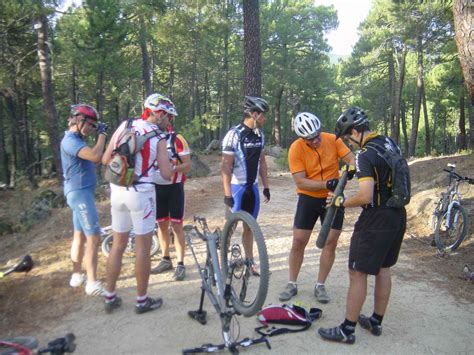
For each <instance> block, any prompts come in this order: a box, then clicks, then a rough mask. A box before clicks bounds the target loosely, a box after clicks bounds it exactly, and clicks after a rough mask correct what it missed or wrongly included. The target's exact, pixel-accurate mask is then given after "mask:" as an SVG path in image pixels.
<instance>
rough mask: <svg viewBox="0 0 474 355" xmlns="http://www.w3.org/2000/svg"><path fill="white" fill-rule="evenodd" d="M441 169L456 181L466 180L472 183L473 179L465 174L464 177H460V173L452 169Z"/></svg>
mask: <svg viewBox="0 0 474 355" xmlns="http://www.w3.org/2000/svg"><path fill="white" fill-rule="evenodd" d="M443 171H445V172H447V173H448V174H449V175H451V176H454V178H455V179H456V180H457V181H467V183H468V184H471V185H474V179H471V178H469V177H467V176H465V177H462V176H461V175H459V174H458V173H456V172H454V171H452V170H448V169H443Z"/></svg>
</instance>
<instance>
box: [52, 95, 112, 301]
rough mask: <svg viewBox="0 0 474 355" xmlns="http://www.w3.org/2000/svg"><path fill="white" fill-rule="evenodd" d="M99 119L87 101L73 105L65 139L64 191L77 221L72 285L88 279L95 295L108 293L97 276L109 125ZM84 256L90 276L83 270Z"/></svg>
mask: <svg viewBox="0 0 474 355" xmlns="http://www.w3.org/2000/svg"><path fill="white" fill-rule="evenodd" d="M98 119H99V114H98V113H97V111H96V109H95V108H94V107H92V106H89V105H85V104H78V105H74V106H72V108H71V114H70V116H69V118H68V130H67V131H66V132H65V134H64V138H63V139H62V141H61V162H62V167H63V172H64V195H65V196H66V200H67V204H68V205H69V207H70V208H71V209H72V219H73V225H74V235H73V240H72V246H71V260H72V265H73V271H72V272H73V273H72V277H71V280H70V281H69V285H70V286H71V287H79V286H81V285H82V284H84V283H86V293H87V294H88V295H91V296H99V295H102V294H103V293H104V288H103V286H102V283H101V282H100V281H98V280H97V251H98V247H99V243H100V226H99V215H98V214H97V209H96V206H95V186H96V174H95V168H96V164H97V163H99V162H100V159H101V157H102V152H103V151H104V146H105V140H106V137H107V132H106V131H107V125H105V124H104V123H99V122H98ZM93 132H97V134H98V136H97V142H96V144H95V146H94V147H92V148H91V147H89V146H87V144H86V142H85V137H87V136H89V135H90V134H91V133H93ZM86 240H87V243H86ZM84 245H85V246H86V247H85V252H84ZM82 259H84V261H85V267H86V274H87V276H86V274H84V273H82ZM86 281H87V282H86Z"/></svg>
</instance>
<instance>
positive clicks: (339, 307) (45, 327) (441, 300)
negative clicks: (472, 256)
mask: <svg viewBox="0 0 474 355" xmlns="http://www.w3.org/2000/svg"><path fill="white" fill-rule="evenodd" d="M220 184H221V183H220V177H219V176H217V175H216V174H214V175H213V176H211V177H207V178H200V179H190V180H189V182H188V183H187V186H186V193H187V219H188V221H189V220H190V218H192V216H193V215H194V214H199V215H201V216H205V217H207V219H208V221H209V222H210V224H211V226H214V227H215V226H222V225H223V203H222V192H221V191H222V188H221V185H220ZM350 187H351V189H354V183H352V184H351V186H350ZM270 188H271V193H272V198H271V202H270V203H269V204H267V205H262V208H261V212H260V217H259V220H258V221H259V224H260V226H261V228H262V231H263V233H264V235H265V238H266V243H267V249H268V254H269V260H270V270H271V276H270V287H269V292H268V295H267V299H266V303H267V304H268V303H278V294H279V292H280V291H281V290H282V288H283V287H284V286H285V284H286V282H287V278H288V265H287V259H288V253H289V249H290V246H291V226H292V221H293V214H294V210H295V204H296V195H295V191H294V184H293V181H292V179H291V176H290V175H289V174H288V173H280V172H278V171H277V170H276V169H272V173H271V176H270ZM348 194H350V192H348ZM358 213H359V210H358V209H352V210H350V211H348V212H347V213H346V221H345V226H344V230H343V233H342V235H341V238H340V241H339V247H338V254H337V257H336V261H335V264H334V267H333V269H332V272H331V274H330V276H329V279H328V281H327V288H328V291H329V292H330V296H331V298H332V300H331V302H330V303H329V304H327V305H321V304H318V303H317V302H316V300H315V298H314V296H313V286H314V282H315V278H316V274H317V269H318V262H319V255H320V251H319V250H318V249H317V248H316V246H315V240H316V236H317V231H315V232H314V233H313V236H312V238H311V240H310V242H309V244H308V247H307V249H306V254H305V260H304V264H303V267H302V271H301V273H300V276H299V280H298V284H299V294H298V295H297V296H296V297H295V298H294V301H299V302H301V303H302V304H303V305H306V306H307V307H319V308H321V309H322V310H323V317H322V319H320V320H318V321H316V322H315V323H314V324H313V326H312V327H311V328H310V329H309V330H307V331H305V332H301V333H296V334H286V335H281V336H277V337H273V338H270V343H271V346H272V353H275V354H288V353H294V354H305V353H308V354H309V353H315V352H324V353H331V354H340V353H367V352H368V351H369V352H371V353H380V354H385V353H387V354H474V341H473V336H472V329H474V327H473V326H474V316H473V311H474V307H473V305H472V303H471V302H469V301H463V300H460V299H459V298H455V297H454V296H453V295H452V293H451V292H449V291H450V290H449V289H447V288H438V287H437V286H436V285H439V283H442V282H444V281H447V280H444V279H443V277H442V276H436V278H437V279H436V280H433V278H434V277H435V276H433V275H426V274H425V275H424V276H423V273H421V277H420V272H419V270H417V266H416V263H415V261H414V260H413V259H412V258H411V257H410V256H408V255H407V253H406V252H405V251H406V248H407V245H406V244H405V243H404V246H403V249H402V252H401V256H400V260H399V263H398V264H397V265H396V267H394V269H393V289H392V297H391V301H390V304H389V308H388V311H387V314H386V316H385V318H384V324H383V326H384V328H383V334H382V336H380V337H374V336H373V335H371V334H370V333H369V332H367V331H365V330H363V329H361V328H360V327H357V330H356V343H355V344H354V345H344V344H335V343H330V342H326V341H323V340H322V339H321V338H320V336H319V335H318V333H317V329H318V328H319V327H320V326H324V327H329V326H334V325H337V324H339V323H340V322H341V321H342V320H343V319H344V312H345V302H346V294H347V288H348V275H347V257H348V245H349V239H350V235H351V232H352V229H353V224H354V222H355V220H356V218H357V216H358ZM186 255H187V256H186V266H187V278H186V280H185V281H183V282H173V281H171V276H172V273H166V274H162V275H152V276H151V278H150V287H149V294H150V295H152V296H161V297H163V299H164V305H163V307H162V309H160V310H158V311H155V312H151V313H147V314H143V315H136V314H135V313H134V309H133V308H134V301H135V286H134V285H135V279H134V275H133V267H132V266H133V265H132V264H133V260H130V259H129V260H125V262H124V264H125V265H124V270H123V272H122V275H121V278H120V281H119V284H118V292H119V295H120V296H121V297H122V298H123V300H124V304H123V306H122V308H121V309H119V310H117V311H116V312H115V313H113V314H112V315H106V314H105V312H104V309H103V301H102V300H101V299H99V298H90V297H89V298H87V297H82V300H83V301H82V302H81V303H80V304H79V305H77V304H75V306H74V307H71V308H70V310H68V309H67V307H66V308H65V309H64V312H63V316H61V317H57V318H56V319H53V320H50V321H48V324H41V328H42V329H41V332H40V334H38V337H39V339H40V343H42V344H45V343H46V341H47V340H51V338H53V337H55V336H61V335H64V334H65V333H66V332H73V333H74V334H75V335H76V337H77V349H76V353H77V354H104V353H107V354H178V353H181V351H182V349H184V348H190V347H196V346H200V345H201V344H204V343H214V344H216V343H221V342H222V337H221V334H220V322H219V319H218V317H217V315H216V314H215V312H214V311H213V309H211V305H210V303H209V302H208V301H207V300H206V302H205V308H206V309H207V311H208V314H209V315H208V323H207V325H204V326H203V325H200V324H199V323H197V322H195V321H193V320H191V319H190V318H189V317H188V315H187V311H188V310H194V309H197V307H198V304H199V295H200V280H199V276H198V273H197V269H196V267H195V265H194V264H193V260H192V258H191V255H190V253H189V251H188V252H187V254H186ZM101 259H104V257H103V256H101ZM154 262H155V263H156V260H155V261H154ZM101 268H103V261H101ZM99 273H100V274H102V275H103V273H104V270H100V271H99ZM413 275H417V277H413ZM434 281H436V282H434ZM78 292H79V291H73V290H70V291H69V293H68V294H67V296H68V297H71V298H73V297H76V296H77V295H78ZM372 293H373V278H369V289H368V297H367V300H366V303H365V305H364V308H363V312H364V313H366V314H371V312H372V304H373V296H372ZM238 321H239V326H240V338H242V337H246V336H248V337H253V336H255V333H254V331H253V329H254V328H255V327H257V326H258V325H259V324H258V322H257V321H256V318H255V317H250V318H244V317H239V319H238ZM242 352H245V353H249V354H257V353H258V354H260V353H262V354H264V353H269V351H268V350H267V349H266V347H265V346H264V345H259V346H254V347H251V348H248V349H245V350H242Z"/></svg>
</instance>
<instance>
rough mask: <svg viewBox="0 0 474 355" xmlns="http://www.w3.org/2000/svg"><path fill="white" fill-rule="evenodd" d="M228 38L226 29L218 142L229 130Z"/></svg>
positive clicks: (228, 34)
mask: <svg viewBox="0 0 474 355" xmlns="http://www.w3.org/2000/svg"><path fill="white" fill-rule="evenodd" d="M228 8H229V4H228V3H226V10H225V14H226V19H228V16H229V15H228V14H229V10H228ZM229 36H230V29H229V28H228V27H227V28H226V31H225V34H224V58H223V63H222V70H223V72H224V83H223V86H224V87H223V91H224V93H223V102H224V107H223V108H222V110H221V111H222V122H221V129H220V133H219V140H221V139H223V138H224V136H225V134H226V132H227V131H228V130H229V128H230V122H229Z"/></svg>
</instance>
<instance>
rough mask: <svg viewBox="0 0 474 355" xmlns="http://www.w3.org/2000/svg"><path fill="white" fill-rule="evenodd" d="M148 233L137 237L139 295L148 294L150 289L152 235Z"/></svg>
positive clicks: (136, 274)
mask: <svg viewBox="0 0 474 355" xmlns="http://www.w3.org/2000/svg"><path fill="white" fill-rule="evenodd" d="M152 234H153V232H150V233H148V234H142V235H137V236H136V238H135V255H136V259H135V278H136V279H137V296H138V297H142V296H145V295H146V292H147V289H148V280H149V279H150V266H151V260H150V248H151V236H152Z"/></svg>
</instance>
